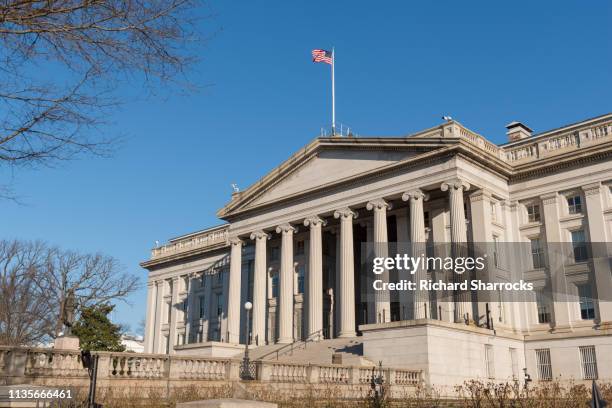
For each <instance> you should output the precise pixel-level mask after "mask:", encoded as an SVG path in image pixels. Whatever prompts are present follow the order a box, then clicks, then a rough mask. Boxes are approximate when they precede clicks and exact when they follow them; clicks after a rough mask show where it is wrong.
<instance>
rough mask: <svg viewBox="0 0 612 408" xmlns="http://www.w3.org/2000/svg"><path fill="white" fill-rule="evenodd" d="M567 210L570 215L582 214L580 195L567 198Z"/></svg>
mask: <svg viewBox="0 0 612 408" xmlns="http://www.w3.org/2000/svg"><path fill="white" fill-rule="evenodd" d="M567 210H568V212H569V213H570V214H580V213H582V197H580V195H573V196H570V197H567Z"/></svg>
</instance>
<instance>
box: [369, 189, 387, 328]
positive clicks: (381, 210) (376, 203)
mask: <svg viewBox="0 0 612 408" xmlns="http://www.w3.org/2000/svg"><path fill="white" fill-rule="evenodd" d="M366 208H367V209H368V211H372V210H374V253H375V255H374V256H376V257H377V258H387V257H388V256H389V243H388V235H387V210H388V209H391V205H390V204H389V203H387V202H386V201H385V200H383V199H382V198H379V199H377V200H372V201H370V202H368V204H367V205H366ZM376 279H381V280H382V281H383V282H389V271H388V270H385V271H384V272H383V273H382V274H380V275H378V277H377V278H376ZM374 302H375V307H376V323H386V322H390V321H391V300H390V297H389V291H388V290H377V291H375V292H374Z"/></svg>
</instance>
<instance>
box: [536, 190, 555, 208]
mask: <svg viewBox="0 0 612 408" xmlns="http://www.w3.org/2000/svg"><path fill="white" fill-rule="evenodd" d="M558 198H559V193H557V192H556V191H555V192H554V193H548V194H543V195H541V196H540V200H542V204H544V205H549V204H556V203H557V199H558Z"/></svg>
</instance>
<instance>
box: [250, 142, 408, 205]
mask: <svg viewBox="0 0 612 408" xmlns="http://www.w3.org/2000/svg"><path fill="white" fill-rule="evenodd" d="M415 154H417V153H415V152H406V151H370V150H349V149H330V150H323V151H321V152H319V153H318V154H317V155H316V156H314V157H312V158H311V159H310V160H308V161H307V162H306V163H304V164H303V165H302V166H300V167H299V168H298V169H296V170H295V171H294V172H292V173H290V174H289V175H287V176H286V177H285V178H284V179H282V180H281V181H279V182H277V183H276V184H275V185H274V186H272V187H271V188H270V189H269V190H267V191H266V192H264V193H263V194H262V195H261V196H259V197H258V198H257V199H255V200H253V201H252V202H251V203H249V205H250V206H257V205H262V204H268V203H271V202H274V201H278V200H280V199H283V198H285V197H289V196H293V195H295V194H299V193H300V192H303V191H311V190H314V189H316V188H318V187H323V186H326V185H329V184H333V183H335V182H338V181H341V180H344V179H347V178H350V177H353V176H357V175H359V174H362V173H367V172H369V171H371V170H375V169H377V168H379V167H384V166H386V165H388V164H391V163H395V162H397V161H400V160H403V159H406V158H408V157H410V156H414V155H415Z"/></svg>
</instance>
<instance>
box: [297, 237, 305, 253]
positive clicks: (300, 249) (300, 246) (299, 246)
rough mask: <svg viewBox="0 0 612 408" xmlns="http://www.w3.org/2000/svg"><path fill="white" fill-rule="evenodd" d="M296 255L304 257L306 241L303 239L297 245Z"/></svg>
mask: <svg viewBox="0 0 612 408" xmlns="http://www.w3.org/2000/svg"><path fill="white" fill-rule="evenodd" d="M295 254H296V255H304V240H303V239H301V240H299V241H297V243H296V244H295Z"/></svg>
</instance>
